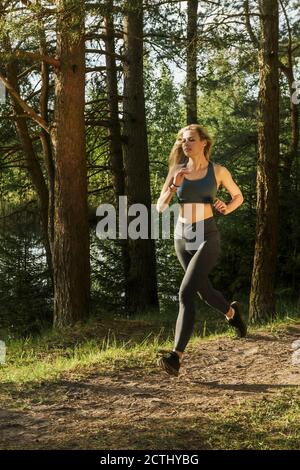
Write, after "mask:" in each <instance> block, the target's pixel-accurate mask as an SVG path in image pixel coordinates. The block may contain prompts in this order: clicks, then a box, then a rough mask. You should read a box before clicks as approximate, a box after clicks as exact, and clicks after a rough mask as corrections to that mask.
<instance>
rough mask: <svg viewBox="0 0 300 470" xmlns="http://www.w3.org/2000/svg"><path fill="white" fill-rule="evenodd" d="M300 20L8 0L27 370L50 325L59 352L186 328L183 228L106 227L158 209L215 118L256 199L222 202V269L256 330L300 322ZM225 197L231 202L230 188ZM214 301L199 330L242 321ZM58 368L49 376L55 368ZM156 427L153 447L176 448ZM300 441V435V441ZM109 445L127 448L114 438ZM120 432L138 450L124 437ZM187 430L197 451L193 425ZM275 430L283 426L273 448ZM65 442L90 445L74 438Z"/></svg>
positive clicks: (241, 5) (255, 1) (125, 2)
mask: <svg viewBox="0 0 300 470" xmlns="http://www.w3.org/2000/svg"><path fill="white" fill-rule="evenodd" d="M299 19H300V2H299V1H297V0H292V1H289V0H279V1H277V0H232V1H229V0H211V1H210V0H208V1H204V0H203V1H202V0H187V1H181V0H101V1H100V2H99V1H79V0H23V1H4V0H3V1H0V41H1V47H0V51H1V52H0V340H2V341H3V342H6V343H7V352H6V354H7V364H6V367H9V366H10V364H12V363H13V362H14V361H15V360H16V361H17V362H16V365H15V368H16V369H19V368H21V367H22V365H21V362H19V359H20V358H21V356H22V354H25V356H26V354H29V353H28V351H27V350H26V344H27V343H28V344H29V346H30V348H31V346H32V348H33V349H34V348H35V347H37V349H38V352H37V353H36V354H37V355H38V354H43V353H42V352H41V351H42V350H44V351H45V348H46V349H47V347H48V346H47V347H46V346H45V344H46V343H44V341H48V340H45V336H43V335H44V334H46V335H50V336H49V337H51V342H54V343H51V344H52V346H53V344H54V346H53V347H54V349H55V348H56V347H59V348H62V349H64V348H65V347H67V348H71V349H72V348H75V349H76V347H77V346H78V344H79V345H83V344H84V342H85V341H92V343H93V341H94V343H93V344H92V345H91V344H90V343H89V347H91V348H94V347H95V348H97V341H100V339H101V341H102V340H103V341H104V343H105V348H106V350H108V349H109V347H110V345H111V343H110V341H112V342H115V343H114V346H115V347H117V344H119V343H118V341H119V340H120V341H123V340H124V341H125V342H126V341H129V344H130V345H131V344H132V343H131V341H133V343H134V345H136V344H137V343H138V341H141V342H142V344H144V343H143V341H144V338H145V337H146V338H147V335H148V334H151V332H152V331H153V332H155V335H157V334H158V339H156V340H155V341H157V342H158V343H160V341H163V340H167V339H168V338H170V335H172V333H171V332H172V328H174V326H175V321H176V316H177V313H178V290H179V286H180V283H181V280H182V276H183V272H182V268H181V266H180V264H179V262H178V260H177V257H176V253H175V250H174V243H173V234H172V230H171V236H170V237H169V238H163V237H158V238H156V239H153V238H151V237H150V236H148V237H145V238H142V237H140V238H136V239H133V238H129V237H127V238H126V237H124V238H122V237H115V238H114V239H110V238H106V239H105V238H101V237H99V236H98V235H99V234H97V227H99V222H100V221H101V217H100V213H101V214H102V216H103V211H102V212H101V211H100V210H99V208H101V207H106V206H105V205H108V204H109V205H111V206H113V207H114V208H115V209H116V214H117V215H118V216H120V212H121V209H120V206H119V200H120V198H121V199H122V198H124V197H126V201H127V203H128V207H130V206H132V205H134V204H143V205H144V206H145V207H146V208H147V209H148V210H149V211H150V212H151V207H152V206H153V205H155V204H156V202H157V200H158V198H159V196H160V193H161V190H162V187H163V184H164V182H165V180H166V178H167V175H168V171H169V155H170V152H171V150H172V147H173V145H174V142H175V140H176V136H177V133H178V131H179V130H180V129H182V128H184V127H185V126H187V125H189V124H200V125H201V126H203V127H204V128H205V129H207V131H208V132H209V134H210V135H211V136H212V138H213V148H212V154H211V160H212V161H213V162H214V163H215V164H219V165H221V166H224V167H225V168H227V169H228V170H229V171H230V173H231V175H232V178H233V180H234V181H235V182H236V184H237V185H238V186H239V188H240V189H241V191H242V193H243V197H244V202H243V204H242V205H241V206H240V207H239V208H238V209H237V210H236V211H234V212H232V213H230V214H228V215H226V216H224V215H222V214H221V213H219V212H218V211H216V210H214V218H215V220H216V223H217V226H218V229H219V231H220V233H221V246H222V250H221V254H220V259H219V261H218V264H217V266H216V267H215V268H214V270H213V272H212V273H211V276H210V279H211V282H212V283H213V285H214V286H215V288H216V289H218V290H220V291H222V293H223V294H224V296H225V297H226V298H228V299H238V300H239V301H240V302H241V304H242V305H243V311H242V313H243V316H244V319H245V321H247V323H248V325H249V327H250V328H253V331H256V330H255V328H260V327H261V325H265V326H266V328H269V326H268V325H274V324H275V323H276V321H278V322H280V321H283V319H285V320H284V321H286V322H289V321H290V322H292V325H295V328H296V325H297V322H299V313H300V310H299V309H300V296H299V280H300V251H299V246H300V192H299V180H300V151H299V105H300V21H299ZM218 198H219V199H221V200H222V201H224V202H225V203H229V202H230V199H231V198H230V195H229V193H228V191H226V189H225V188H224V187H223V188H220V190H219V191H218ZM173 202H176V196H175V198H174V200H173ZM122 210H123V209H122ZM157 216H158V217H160V218H161V217H162V215H161V214H158V215H157ZM130 220H132V214H131V218H130V217H129V219H128V220H127V222H126V223H129V222H130ZM150 225H151V224H150ZM118 229H119V228H117V230H118ZM197 312H200V314H199V317H198V320H197V321H198V323H197V325H198V326H197V332H198V333H199V336H201V337H202V338H204V337H205V336H206V335H208V334H217V333H218V332H220V333H221V334H224V331H226V327H225V326H224V325H223V324H221V320H220V318H219V317H218V316H217V315H216V313H215V312H213V311H212V310H211V309H210V307H209V306H207V305H205V304H203V303H201V302H200V301H199V302H198V303H197ZM143 322H144V323H143ZM274 322H275V323H274ZM161 328H166V329H165V330H164V331H163V333H159V331H161ZM271 328H273V326H271ZM272 331H273V330H272ZM45 332H46V333H45ZM61 332H62V333H61ZM111 334H112V335H113V336H114V339H113V340H112V339H110V338H111ZM295 334H296V333H295ZM60 335H62V336H60ZM143 335H144V336H143ZM160 335H161V336H160ZM298 335H299V336H300V330H299V333H297V334H296V336H293V338H291V341H292V339H293V340H297V337H298ZM46 338H47V336H46ZM62 338H63V339H62ZM31 341H33V342H34V344H35V346H34V344H33V343H31ZM36 341H37V342H38V343H37V344H36V343H35V342H36ZM40 341H41V343H39V342H40ZM226 341H229V340H228V339H226ZM243 341H244V340H243ZM253 341H254V340H253ZM157 342H156V343H155V344H154V346H151V348H154V349H155V348H156V346H157ZM104 343H103V344H104ZM10 344H11V345H12V350H11V351H12V353H11V354H12V356H11V358H10V351H9V348H10ZM47 344H48V343H47ZM58 344H59V345H60V346H57V345H58ZM145 344H146V343H145ZM52 346H51V347H52ZM250 346H251V347H252V348H253V347H254V346H255V345H254V344H252V343H251V345H250ZM250 346H249V347H250ZM51 347H50V346H49V350H47V354H50V353H49V351H50V350H51ZM78 347H81V346H78ZM103 347H104V346H103ZM135 347H137V346H135ZM236 347H240V348H242V346H236ZM39 348H41V350H39ZM105 348H104V349H105ZM151 348H150V349H151ZM33 349H32V350H33ZM154 349H151V351H152V352H151V353H150V354H154ZM274 350H276V347H275V349H274ZM24 351H25V352H24ZM26 351H27V352H26ZM68 351H69V350H68ZM72 351H73V349H72ZM93 351H94V349H93ZM249 351H250V350H249ZM251 351H252V349H251ZM278 351H280V350H278ZM299 351H300V350H299ZM73 352H74V351H73ZM73 352H72V354H73ZM64 354H65V353H64ZM68 354H69V352H67V353H66V355H67V356H68ZM70 354H71V353H70ZM74 354H75V353H74ZM80 354H84V353H83V352H81V353H80ZM95 354H96V353H95ZM97 354H98V353H97ZM216 354H217V353H216ZM249 354H252V353H251V352H250V353H249ZM16 357H18V359H16ZM22 357H23V356H22ZM26 357H27V356H26ZM72 357H73V356H72ZM151 357H152V356H151ZM247 357H248V356H247ZM47 358H48V356H47ZM47 358H46V359H45V360H46V361H48V359H47ZM27 359H28V360H29V361H30V357H29V356H28V357H27ZM27 359H26V360H27ZM98 359H99V356H98V355H97V360H98ZM51 360H52V359H51ZM51 360H50V362H51ZM99 360H100V359H99ZM101 360H102V359H101ZM103 360H104V359H103ZM128 360H129V359H128ZM141 360H142V359H141ZM10 361H11V362H10ZM95 361H96V359H95ZM105 361H106V359H105ZM107 361H108V362H105V367H109V358H108V359H107ZM117 361H118V359H117ZM130 361H131V359H130V360H129V362H130ZM0 362H1V361H0ZM25 362H26V361H25ZM266 362H267V359H266ZM299 363H300V358H299ZM130 364H131V362H130ZM274 364H275V362H274ZM148 365H149V364H148ZM277 365H278V364H277ZM0 366H1V364H0ZM47 367H48V366H47ZM68 367H69V366H68ZM147 367H148V366H147ZM149 367H150V366H149ZM274 367H275V365H274ZM276 367H277V366H276ZM278 367H279V366H278ZM20 370H21V369H19V371H20ZM63 370H65V369H64V366H61V370H60V372H61V371H63ZM270 370H271V369H270ZM3 371H4V372H3V373H4V376H3V377H4V378H3V381H4V382H7V383H12V382H13V381H14V379H13V378H12V377H13V376H14V372H11V373H10V372H7V374H8V375H7V376H6V375H5V374H6V372H5V368H3ZM0 372H1V371H0ZM47 373H48V372H47ZM20 374H21V373H20ZM24 374H25V372H24ZM41 374H42V375H41V376H39V378H38V379H37V380H44V379H45V377H46V376H47V374H46V376H44V375H43V374H44V372H43V373H41ZM29 376H30V381H31V380H33V381H35V378H33V376H32V375H30V374H29ZM263 376H264V373H263V372H262V375H261V377H263ZM5 377H6V378H5ZM16 377H19V378H16V380H17V381H18V380H20V382H22V383H23V381H25V382H26V380H27V379H25V378H23V375H22V377H21V375H19V376H16ZM24 377H25V375H24ZM41 377H42V378H41ZM151 377H152V376H151ZM253 377H254V376H253ZM152 379H153V377H152ZM45 380H46V379H45ZM253 380H254V381H255V378H253ZM270 380H271V379H270ZM282 380H283V379H282ZM282 383H283V382H282ZM293 383H294V382H293ZM7 393H9V394H11V390H10V391H8V392H7ZM178 393H179V391H178ZM0 396H1V394H0ZM9 396H10V397H11V399H13V395H9ZM124 403H125V398H124ZM297 403H298V402H297ZM298 405H299V404H298ZM298 405H297V406H298ZM120 429H121V428H120ZM269 431H270V429H269V430H268V432H267V433H266V434H268V433H269ZM298 431H299V432H300V430H299V429H298ZM120 432H121V431H120ZM295 432H296V431H295ZM108 435H109V434H108ZM25 437H26V436H25ZM148 437H149V440H148V441H145V442H146V445H148V446H149V448H151V446H153V445H154V446H157V445H158V444H157V442H155V441H153V440H152V435H151V436H150V435H149V436H148ZM204 437H205V439H206V438H207V439H208V440H207V441H206V442H208V441H209V438H208V437H207V436H204ZM298 438H299V434H297V439H296V437H295V436H294V437H293V438H292V437H291V439H294V441H293V440H292V441H291V444H290V448H296V446H297V445H298V444H299V440H298ZM299 439H300V438H299ZM25 441H26V439H25ZM25 441H24V442H25ZM28 442H29V441H28ZM28 442H27V444H26V446H27V447H26V448H33V447H32V446H33V444H28ZM55 442H56V443H57V442H58V440H56V441H55ZM86 442H87V441H84V442H83V443H82V444H80V445H82V447H84V446H86V445H87V444H86ZM195 442H196V441H195V439H194V437H193V436H192V435H191V436H190V440H188V443H187V444H186V445H191V446H192V447H191V448H196V447H195V446H196V444H195ZM237 442H238V444H237V446H242V447H243V446H245V447H247V444H245V442H244V441H243V443H241V442H240V441H237ZM97 443H98V441H97ZM297 443H298V444H297ZM222 444H223V443H222V442H217V443H212V444H211V445H212V446H215V447H218V446H222ZM54 445H55V443H54V444H53V443H52V444H49V446H50V447H51V446H52V447H53V446H54ZM95 445H96V444H95ZM97 445H99V444H97ZM103 445H107V446H112V448H117V447H116V445H115V444H112V443H111V442H110V440H109V437H107V441H106V442H105V443H104V444H103ZM120 445H124V446H128V445H129V448H138V445H137V447H136V445H135V444H134V443H132V442H130V443H128V442H127V441H126V442H125V441H122V439H121V444H120ZM139 445H140V444H139ZM166 445H169V446H171V445H172V444H171V440H170V441H167V443H166ZM176 445H178V447H175V448H182V447H180V446H181V445H182V442H181V441H180V440H179V441H178V443H177V444H176ZM207 445H208V447H209V444H207ZM272 445H273V444H272V443H270V442H269V441H268V442H267V441H266V448H270V447H272ZM274 445H275V444H274ZM280 445H282V442H280V443H279V444H278V446H280ZM287 445H289V444H287ZM13 446H14V444H10V443H8V444H5V445H4V448H10V447H13ZM90 446H91V447H93V445H92V444H91V445H90ZM130 446H131V447H130ZM193 446H194V447H193ZM249 446H250V448H251V446H252V448H254V447H255V446H259V444H258V443H257V442H255V443H252V444H249ZM65 447H66V448H74V447H76V446H75V444H74V442H73V441H72V439H71V440H70V441H68V443H66V444H65ZM152 448H153V447H152ZM154 448H158V447H154ZM168 448H171V447H168ZM187 448H188V447H187ZM256 448H257V447H256Z"/></svg>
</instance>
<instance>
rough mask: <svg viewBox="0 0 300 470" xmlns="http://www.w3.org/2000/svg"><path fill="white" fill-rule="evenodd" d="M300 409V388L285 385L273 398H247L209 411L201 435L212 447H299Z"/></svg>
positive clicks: (270, 448)
mask: <svg viewBox="0 0 300 470" xmlns="http://www.w3.org/2000/svg"><path fill="white" fill-rule="evenodd" d="M299 413H300V391H299V389H296V390H295V389H285V391H284V392H280V393H278V394H277V396H276V397H275V398H273V399H272V400H270V399H267V398H263V399H262V400H261V401H260V402H259V403H253V402H251V401H250V402H248V403H247V404H245V403H243V404H242V405H240V406H238V407H235V408H234V409H231V408H230V407H229V408H225V409H224V411H223V412H220V413H218V414H217V415H216V414H214V415H211V420H210V425H209V426H208V427H207V430H208V429H209V433H208V432H205V433H204V437H205V439H206V442H207V444H208V446H209V447H210V448H213V449H226V450H239V449H256V450H299V448H300V421H299Z"/></svg>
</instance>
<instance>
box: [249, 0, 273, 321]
mask: <svg viewBox="0 0 300 470" xmlns="http://www.w3.org/2000/svg"><path fill="white" fill-rule="evenodd" d="M259 4H260V14H261V40H260V51H259V68H260V85H259V86H260V93H259V108H260V117H259V129H258V132H259V156H258V168H257V225H256V243H255V255H254V265H253V272H252V282H251V293H250V312H249V314H250V321H251V322H254V321H257V320H261V319H265V318H270V317H272V316H273V315H274V314H275V298H274V281H275V272H276V258H277V239H278V160H279V80H278V1H277V0H260V2H259Z"/></svg>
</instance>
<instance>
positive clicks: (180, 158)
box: [169, 124, 213, 168]
mask: <svg viewBox="0 0 300 470" xmlns="http://www.w3.org/2000/svg"><path fill="white" fill-rule="evenodd" d="M185 131H197V132H198V134H199V137H200V139H201V140H207V144H206V146H205V147H204V155H205V158H206V160H207V161H209V159H210V154H211V149H212V145H213V139H212V138H211V136H210V135H209V133H208V131H207V129H205V127H203V126H200V125H199V124H189V125H188V126H186V127H183V128H182V129H180V131H178V133H177V137H176V142H175V144H174V145H173V148H172V150H171V153H170V155H169V168H172V167H173V166H175V165H182V164H183V163H184V162H185V160H186V159H187V158H188V157H186V155H185V154H184V152H183V150H182V142H181V139H182V134H183V133H184V132H185Z"/></svg>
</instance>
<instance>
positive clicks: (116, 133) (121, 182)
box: [104, 0, 130, 304]
mask: <svg viewBox="0 0 300 470" xmlns="http://www.w3.org/2000/svg"><path fill="white" fill-rule="evenodd" d="M113 7H114V2H113V0H107V3H106V9H107V12H106V15H105V17H104V24H105V29H106V37H105V49H106V83H107V92H108V106H109V111H110V123H111V124H110V127H109V132H110V166H111V172H112V177H113V186H114V193H115V201H116V212H117V216H119V196H124V195H125V172H124V162H123V150H122V137H121V126H120V120H119V99H118V96H119V93H118V78H117V66H116V59H115V52H116V51H115V31H114V22H113V16H112V12H113ZM120 245H121V253H122V264H123V272H124V280H125V303H126V304H127V303H128V287H127V274H128V272H129V268H130V259H129V246H128V240H127V239H120Z"/></svg>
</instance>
